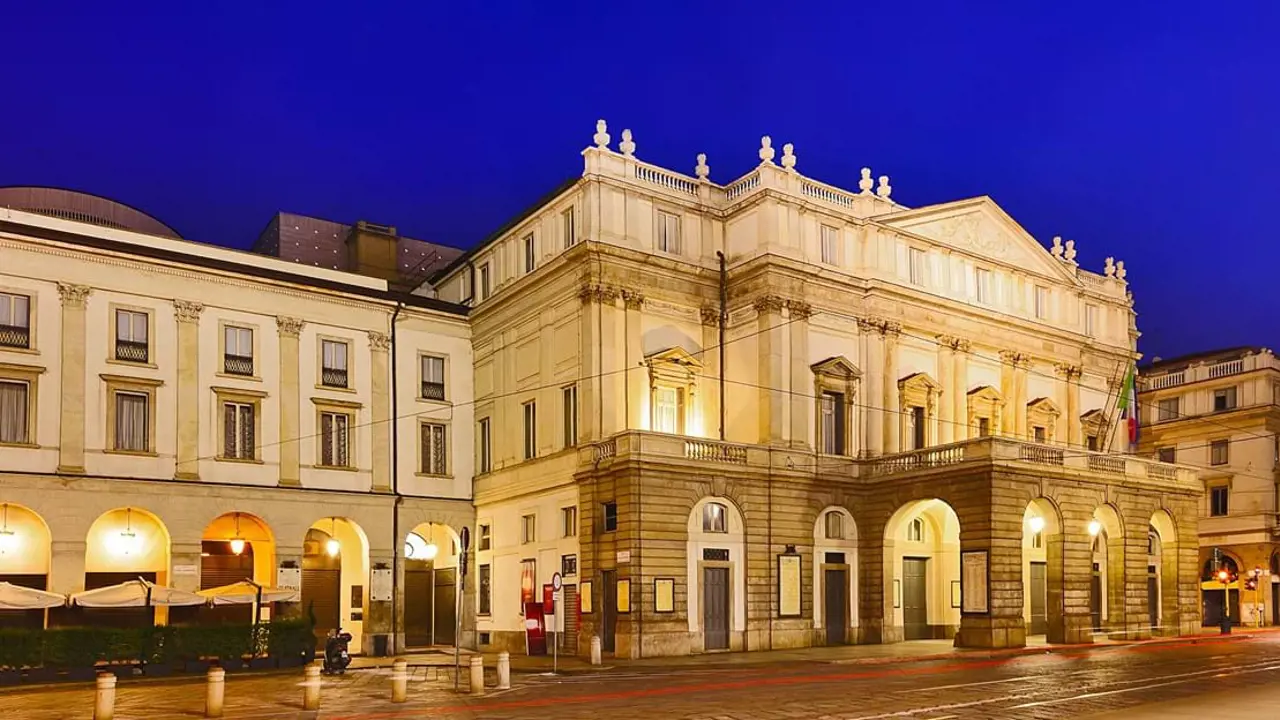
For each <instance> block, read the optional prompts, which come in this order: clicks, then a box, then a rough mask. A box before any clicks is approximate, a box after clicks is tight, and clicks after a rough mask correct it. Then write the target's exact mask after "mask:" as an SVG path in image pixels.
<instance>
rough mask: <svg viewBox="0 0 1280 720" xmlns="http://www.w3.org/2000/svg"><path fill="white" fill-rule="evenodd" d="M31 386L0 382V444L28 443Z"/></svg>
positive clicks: (5, 381) (16, 382)
mask: <svg viewBox="0 0 1280 720" xmlns="http://www.w3.org/2000/svg"><path fill="white" fill-rule="evenodd" d="M30 392H31V386H30V385H28V384H27V383H25V382H18V381H14V380H4V381H0V443H14V444H23V443H28V442H30V439H29V438H30V435H29V432H30V430H29V428H30V421H29V420H28V418H27V413H28V411H29V409H30V404H29V402H30V397H29V393H30Z"/></svg>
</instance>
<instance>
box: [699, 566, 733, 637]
mask: <svg viewBox="0 0 1280 720" xmlns="http://www.w3.org/2000/svg"><path fill="white" fill-rule="evenodd" d="M702 602H703V607H702V631H703V641H702V647H703V649H705V650H728V649H729V568H725V567H709V568H703V569H702Z"/></svg>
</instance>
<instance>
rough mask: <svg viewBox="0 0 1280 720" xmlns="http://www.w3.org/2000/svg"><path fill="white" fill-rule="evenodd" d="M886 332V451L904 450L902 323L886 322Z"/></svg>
mask: <svg viewBox="0 0 1280 720" xmlns="http://www.w3.org/2000/svg"><path fill="white" fill-rule="evenodd" d="M880 331H881V332H882V333H883V334H884V399H883V400H882V403H883V407H884V444H885V450H884V451H885V452H886V453H896V452H902V442H901V435H902V420H903V418H902V403H901V402H899V400H900V398H899V393H898V335H900V334H901V333H902V325H900V324H899V323H896V322H885V323H884V324H883V325H882V326H881V328H880Z"/></svg>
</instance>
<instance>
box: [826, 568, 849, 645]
mask: <svg viewBox="0 0 1280 720" xmlns="http://www.w3.org/2000/svg"><path fill="white" fill-rule="evenodd" d="M822 582H823V593H822V601H823V617H822V622H823V624H824V625H825V626H826V630H827V644H828V645H843V644H844V643H845V633H846V628H847V627H848V625H849V620H848V618H847V617H846V612H845V609H846V608H847V607H848V606H849V605H848V594H849V580H848V575H847V573H846V571H845V570H843V569H835V568H828V569H827V570H826V571H825V572H824V573H823V577H822Z"/></svg>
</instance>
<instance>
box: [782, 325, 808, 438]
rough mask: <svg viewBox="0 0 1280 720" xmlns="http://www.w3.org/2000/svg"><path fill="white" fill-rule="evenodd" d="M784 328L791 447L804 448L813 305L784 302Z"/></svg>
mask: <svg viewBox="0 0 1280 720" xmlns="http://www.w3.org/2000/svg"><path fill="white" fill-rule="evenodd" d="M787 314H788V330H789V331H790V334H791V353H790V362H789V363H788V365H789V366H790V370H791V372H790V375H791V377H790V378H789V380H790V384H789V386H788V390H789V391H790V393H791V395H790V398H791V437H790V440H791V447H795V448H808V447H810V444H809V425H810V422H811V420H812V418H813V414H814V411H813V409H812V407H811V403H813V402H814V399H813V398H811V397H810V395H811V394H812V393H813V373H812V371H810V370H809V317H810V316H811V315H812V314H813V308H811V307H810V306H809V303H806V302H803V301H799V300H789V301H788V302H787Z"/></svg>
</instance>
